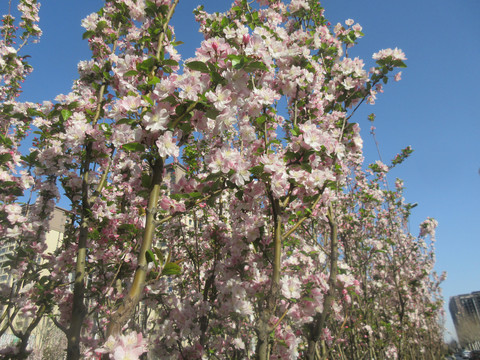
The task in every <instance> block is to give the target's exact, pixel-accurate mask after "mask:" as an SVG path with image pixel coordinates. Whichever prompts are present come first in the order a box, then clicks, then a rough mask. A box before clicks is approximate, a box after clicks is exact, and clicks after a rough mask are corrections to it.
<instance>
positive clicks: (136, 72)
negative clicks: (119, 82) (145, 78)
mask: <svg viewBox="0 0 480 360" xmlns="http://www.w3.org/2000/svg"><path fill="white" fill-rule="evenodd" d="M135 75H138V71H137V70H129V71H127V72H126V73H125V74H123V77H127V76H135Z"/></svg>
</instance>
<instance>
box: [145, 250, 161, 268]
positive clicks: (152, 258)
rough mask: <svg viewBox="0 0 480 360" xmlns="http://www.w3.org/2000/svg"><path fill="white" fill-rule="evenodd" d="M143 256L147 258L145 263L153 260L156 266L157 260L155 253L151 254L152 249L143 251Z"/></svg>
mask: <svg viewBox="0 0 480 360" xmlns="http://www.w3.org/2000/svg"><path fill="white" fill-rule="evenodd" d="M145 258H146V259H147V263H151V262H153V263H154V264H155V266H158V262H157V260H156V259H155V255H154V254H153V251H152V250H147V251H146V252H145Z"/></svg>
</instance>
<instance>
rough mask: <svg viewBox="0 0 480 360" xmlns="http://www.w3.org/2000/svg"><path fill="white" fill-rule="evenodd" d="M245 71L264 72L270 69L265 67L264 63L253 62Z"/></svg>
mask: <svg viewBox="0 0 480 360" xmlns="http://www.w3.org/2000/svg"><path fill="white" fill-rule="evenodd" d="M244 70H245V71H248V72H250V71H254V70H264V71H267V70H268V68H267V65H265V64H264V63H263V62H261V61H254V62H251V63H250V64H248V65H247V66H245V69H244Z"/></svg>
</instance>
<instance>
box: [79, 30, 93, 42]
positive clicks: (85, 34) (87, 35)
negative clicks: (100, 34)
mask: <svg viewBox="0 0 480 360" xmlns="http://www.w3.org/2000/svg"><path fill="white" fill-rule="evenodd" d="M94 35H95V31H93V30H89V31H85V32H84V33H83V35H82V39H83V40H85V39H90V38H91V37H92V36H94Z"/></svg>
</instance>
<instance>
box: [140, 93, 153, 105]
mask: <svg viewBox="0 0 480 360" xmlns="http://www.w3.org/2000/svg"><path fill="white" fill-rule="evenodd" d="M142 98H143V100H145V101H147V102H148V103H149V104H150V105H152V106H154V103H153V100H152V99H150V97H149V96H147V95H142Z"/></svg>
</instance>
